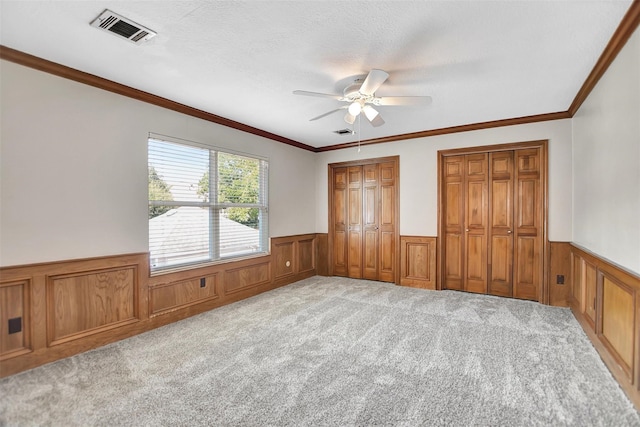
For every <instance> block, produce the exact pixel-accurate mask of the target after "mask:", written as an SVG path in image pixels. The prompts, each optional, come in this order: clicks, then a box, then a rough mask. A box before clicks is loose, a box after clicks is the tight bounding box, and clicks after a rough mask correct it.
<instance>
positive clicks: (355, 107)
mask: <svg viewBox="0 0 640 427" xmlns="http://www.w3.org/2000/svg"><path fill="white" fill-rule="evenodd" d="M348 111H349V114H351V115H352V116H354V117H355V116H357V115H358V114H360V112H361V111H362V105H360V103H359V102H358V101H355V102H352V103H351V105H349V110H348Z"/></svg>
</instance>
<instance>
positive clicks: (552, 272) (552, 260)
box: [547, 242, 571, 307]
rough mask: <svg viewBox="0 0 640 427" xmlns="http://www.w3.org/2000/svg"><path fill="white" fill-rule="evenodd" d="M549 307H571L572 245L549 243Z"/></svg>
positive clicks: (567, 243)
mask: <svg viewBox="0 0 640 427" xmlns="http://www.w3.org/2000/svg"><path fill="white" fill-rule="evenodd" d="M547 265H549V305H553V306H556V307H568V306H569V296H570V295H569V294H570V292H571V243H569V242H550V243H549V262H548V263H547Z"/></svg>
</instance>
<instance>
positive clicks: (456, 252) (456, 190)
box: [442, 156, 465, 290]
mask: <svg viewBox="0 0 640 427" xmlns="http://www.w3.org/2000/svg"><path fill="white" fill-rule="evenodd" d="M443 172H444V189H443V192H444V194H443V201H444V204H445V205H444V227H443V228H444V239H443V244H444V249H443V253H444V269H443V270H444V271H443V281H444V283H443V286H442V287H443V289H455V290H462V289H463V285H464V272H463V260H464V258H465V256H464V233H465V231H464V230H465V225H464V156H451V157H446V158H445V159H444V165H443Z"/></svg>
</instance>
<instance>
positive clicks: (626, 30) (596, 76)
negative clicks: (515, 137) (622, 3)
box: [567, 0, 640, 117]
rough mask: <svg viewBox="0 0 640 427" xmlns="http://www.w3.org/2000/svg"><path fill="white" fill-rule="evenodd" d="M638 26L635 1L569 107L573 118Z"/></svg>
mask: <svg viewBox="0 0 640 427" xmlns="http://www.w3.org/2000/svg"><path fill="white" fill-rule="evenodd" d="M638 25H640V0H634V1H633V3H631V6H629V10H627V13H626V14H625V15H624V17H623V18H622V21H620V25H618V28H617V29H616V31H615V32H614V33H613V36H611V40H609V43H608V44H607V47H605V49H604V51H603V52H602V55H600V58H599V59H598V62H596V65H595V66H594V67H593V70H591V73H590V74H589V76H587V79H586V80H585V82H584V83H583V84H582V87H581V88H580V90H579V91H578V93H577V94H576V97H575V98H574V99H573V102H572V103H571V105H570V106H569V109H568V110H567V111H568V112H569V113H570V114H571V117H573V116H574V115H575V114H576V113H577V112H578V110H579V109H580V106H581V105H582V103H583V102H584V101H585V100H586V99H587V97H588V96H589V94H590V93H591V91H592V90H593V88H594V87H595V86H596V84H597V83H598V81H599V80H600V78H601V77H602V76H603V75H604V73H605V72H606V71H607V69H608V68H609V66H610V65H611V63H612V62H613V60H614V59H615V58H616V56H618V53H620V51H621V50H622V48H623V47H624V45H625V44H626V43H627V40H629V37H631V36H632V35H633V33H634V31H635V30H636V28H638Z"/></svg>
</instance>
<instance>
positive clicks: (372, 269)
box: [363, 164, 380, 280]
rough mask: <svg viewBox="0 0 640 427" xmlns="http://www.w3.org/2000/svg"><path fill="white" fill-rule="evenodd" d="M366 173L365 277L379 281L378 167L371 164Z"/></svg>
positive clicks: (364, 216) (364, 194)
mask: <svg viewBox="0 0 640 427" xmlns="http://www.w3.org/2000/svg"><path fill="white" fill-rule="evenodd" d="M363 172H364V191H363V197H364V205H363V206H364V210H363V220H364V249H363V251H364V259H363V277H364V278H365V279H371V280H377V279H378V262H379V261H378V254H379V252H380V251H379V243H380V239H379V230H378V228H379V227H378V217H379V214H378V165H377V164H371V165H365V166H364V167H363Z"/></svg>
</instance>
